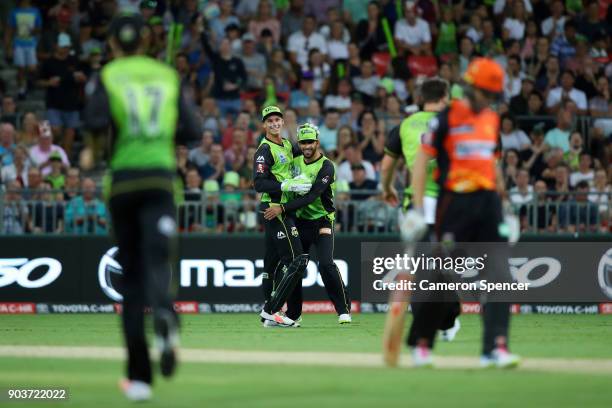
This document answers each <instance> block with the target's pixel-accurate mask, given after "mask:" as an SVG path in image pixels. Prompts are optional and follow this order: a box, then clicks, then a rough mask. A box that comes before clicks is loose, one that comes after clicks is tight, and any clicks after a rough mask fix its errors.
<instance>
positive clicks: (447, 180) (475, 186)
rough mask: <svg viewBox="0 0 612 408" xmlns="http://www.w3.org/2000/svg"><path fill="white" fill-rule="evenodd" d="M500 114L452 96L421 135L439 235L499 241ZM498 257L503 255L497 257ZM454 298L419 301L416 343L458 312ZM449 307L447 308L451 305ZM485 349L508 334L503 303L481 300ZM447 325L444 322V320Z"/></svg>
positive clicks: (500, 266)
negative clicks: (433, 165) (432, 167)
mask: <svg viewBox="0 0 612 408" xmlns="http://www.w3.org/2000/svg"><path fill="white" fill-rule="evenodd" d="M499 123H500V119H499V115H498V114H497V113H496V112H494V111H492V110H490V109H484V110H482V111H480V112H474V111H472V109H471V108H470V107H469V105H467V104H466V102H464V101H461V100H456V101H453V102H452V103H451V104H450V105H449V107H448V108H446V109H445V110H444V111H442V112H440V113H439V114H438V115H437V116H436V118H434V119H432V121H431V122H430V125H429V127H430V131H429V132H428V133H426V134H425V135H424V136H423V143H422V149H423V150H424V151H425V152H426V153H428V154H429V155H431V156H434V157H436V159H437V162H438V174H436V175H435V177H436V180H437V182H438V184H439V185H440V196H439V198H438V205H437V209H436V223H435V234H436V238H437V239H438V240H439V241H445V242H446V241H453V242H503V241H505V240H506V239H505V238H503V237H502V236H501V235H500V233H499V231H500V225H501V224H502V223H503V212H502V204H501V199H500V197H499V195H498V194H497V180H496V178H497V172H496V167H497V160H498V159H499V157H500V138H499ZM500 259H501V258H500ZM486 274H487V277H486V278H487V280H489V281H497V282H506V281H509V280H510V279H511V276H510V270H509V268H508V265H507V262H506V264H505V265H504V263H503V262H501V263H500V262H497V261H496V263H495V264H493V263H491V264H490V265H487V268H486ZM457 306H458V305H457V303H455V302H423V303H421V304H420V305H419V310H418V311H416V312H415V321H414V324H413V327H412V328H411V332H410V335H409V337H408V344H409V345H411V346H414V345H415V344H416V342H417V340H418V339H427V340H428V341H429V343H430V344H429V346H430V347H433V341H434V338H435V334H436V331H437V329H439V328H441V327H442V328H444V327H443V326H445V321H447V322H448V321H449V320H450V319H453V320H454V317H455V316H457V315H458V308H457ZM449 308H450V309H449ZM483 318H484V327H485V330H484V338H483V353H484V354H489V353H490V352H491V351H492V350H493V349H494V348H495V344H494V343H495V338H496V337H497V336H506V337H507V331H508V325H509V305H508V304H507V303H493V302H490V303H487V304H485V305H483ZM446 325H448V324H446Z"/></svg>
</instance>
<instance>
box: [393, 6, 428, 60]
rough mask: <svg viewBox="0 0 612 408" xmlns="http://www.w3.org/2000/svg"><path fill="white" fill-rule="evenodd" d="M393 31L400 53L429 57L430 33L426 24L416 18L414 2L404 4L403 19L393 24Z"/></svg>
mask: <svg viewBox="0 0 612 408" xmlns="http://www.w3.org/2000/svg"><path fill="white" fill-rule="evenodd" d="M393 31H394V33H395V39H396V41H397V45H398V48H399V50H400V52H404V53H408V54H411V55H431V31H430V30H429V25H428V24H427V22H426V21H425V20H423V19H422V18H420V17H418V16H417V5H416V2H414V1H406V2H405V3H404V18H403V19H398V20H397V21H396V22H395V29H394V30H393Z"/></svg>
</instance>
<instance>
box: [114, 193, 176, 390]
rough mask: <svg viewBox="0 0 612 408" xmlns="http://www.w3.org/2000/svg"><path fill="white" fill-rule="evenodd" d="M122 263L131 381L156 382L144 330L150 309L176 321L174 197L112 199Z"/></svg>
mask: <svg viewBox="0 0 612 408" xmlns="http://www.w3.org/2000/svg"><path fill="white" fill-rule="evenodd" d="M109 204H110V212H111V216H112V220H113V228H114V232H115V238H116V240H117V244H118V246H119V259H118V261H119V263H120V264H121V266H122V268H123V280H122V291H123V314H122V320H123V332H124V335H125V343H126V346H127V350H128V364H127V376H128V379H130V380H139V381H144V382H146V383H151V382H152V373H151V361H150V359H149V353H148V348H147V341H146V337H145V328H144V308H145V306H151V307H152V309H153V313H156V312H157V311H159V310H164V311H168V312H170V313H172V314H174V315H175V316H176V313H175V312H174V308H173V306H172V298H171V295H170V290H169V289H170V281H171V262H170V259H171V246H172V240H173V237H174V236H175V233H176V222H175V209H174V201H173V197H172V194H171V193H170V192H169V191H164V190H161V189H160V190H156V189H155V190H144V191H137V192H130V193H122V194H118V195H114V196H113V197H112V198H111V200H110V203H109Z"/></svg>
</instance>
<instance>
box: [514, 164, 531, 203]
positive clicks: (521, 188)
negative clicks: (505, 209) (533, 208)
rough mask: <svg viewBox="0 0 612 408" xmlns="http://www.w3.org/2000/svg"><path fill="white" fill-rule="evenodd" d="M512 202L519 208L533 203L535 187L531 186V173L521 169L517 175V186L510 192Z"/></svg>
mask: <svg viewBox="0 0 612 408" xmlns="http://www.w3.org/2000/svg"><path fill="white" fill-rule="evenodd" d="M509 192H510V194H509V196H510V202H511V203H512V204H514V205H515V206H516V207H517V208H519V207H520V206H522V205H524V204H528V203H530V202H531V201H533V186H531V185H530V184H529V171H527V170H526V169H520V170H518V171H517V173H516V186H514V187H512V188H511V189H510V190H509Z"/></svg>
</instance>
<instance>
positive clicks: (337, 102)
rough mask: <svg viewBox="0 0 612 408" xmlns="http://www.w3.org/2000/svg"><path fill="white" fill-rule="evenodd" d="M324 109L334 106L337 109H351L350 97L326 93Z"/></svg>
mask: <svg viewBox="0 0 612 408" xmlns="http://www.w3.org/2000/svg"><path fill="white" fill-rule="evenodd" d="M323 107H324V108H325V109H329V108H336V109H338V110H339V111H345V110H349V109H351V97H350V96H340V95H327V96H326V97H325V100H324V101H323Z"/></svg>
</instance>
